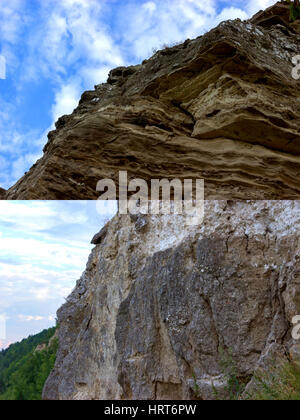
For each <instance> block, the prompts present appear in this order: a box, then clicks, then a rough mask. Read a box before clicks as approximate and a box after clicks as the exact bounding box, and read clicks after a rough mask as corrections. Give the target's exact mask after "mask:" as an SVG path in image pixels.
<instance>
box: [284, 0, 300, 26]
mask: <svg viewBox="0 0 300 420" xmlns="http://www.w3.org/2000/svg"><path fill="white" fill-rule="evenodd" d="M286 3H289V4H290V20H291V21H292V22H294V21H295V20H297V19H300V3H299V0H286Z"/></svg>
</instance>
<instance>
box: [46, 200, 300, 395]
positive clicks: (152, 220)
mask: <svg viewBox="0 0 300 420" xmlns="http://www.w3.org/2000/svg"><path fill="white" fill-rule="evenodd" d="M140 217H142V219H143V223H141V220H140V219H139V218H136V217H134V218H133V217H130V216H116V217H115V218H114V219H113V220H111V221H110V222H109V223H108V224H107V226H106V228H105V229H104V230H102V232H101V234H100V235H98V236H97V237H96V239H95V240H94V242H96V243H97V245H96V247H95V248H94V249H93V251H92V253H91V255H90V258H89V261H88V264H87V268H86V271H85V272H84V274H83V275H82V277H81V279H80V280H79V281H78V283H77V285H76V288H75V289H74V291H73V292H72V294H71V295H70V296H69V298H68V299H67V302H66V303H65V304H64V305H63V307H62V308H61V309H60V310H59V311H58V321H59V332H58V336H59V343H60V344H59V351H58V356H57V361H56V366H55V369H54V371H53V372H52V374H51V375H50V377H49V379H48V381H47V383H46V385H45V389H44V398H45V399H119V398H123V399H173V400H174V399H181V398H198V399H210V398H213V397H214V393H213V387H212V382H213V383H214V386H215V387H216V389H217V390H218V392H219V393H220V394H221V395H222V393H224V387H225V379H224V376H223V373H222V367H221V363H220V357H221V356H220V354H221V350H222V349H223V350H229V349H230V352H231V354H232V357H233V359H234V362H235V364H236V365H237V369H238V376H239V378H241V379H243V380H244V381H245V382H251V376H252V375H253V372H255V370H256V369H257V368H258V367H259V366H265V365H266V363H267V362H268V360H270V359H272V358H273V357H275V356H274V355H275V354H279V355H284V354H286V353H287V352H292V351H294V352H297V349H298V347H297V342H295V341H293V339H292V336H291V328H292V324H291V320H292V318H293V317H294V316H295V315H299V314H300V257H299V252H300V241H299V229H300V202H299V201H247V202H246V201H243V202H242V201H241V202H238V201H207V202H206V203H205V219H204V223H203V224H202V225H200V226H197V227H194V226H193V227H189V226H186V225H185V223H184V219H182V217H181V216H176V217H175V216H172V215H169V216H160V217H157V216H140ZM196 390H197V392H196Z"/></svg>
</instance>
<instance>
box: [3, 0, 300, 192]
mask: <svg viewBox="0 0 300 420" xmlns="http://www.w3.org/2000/svg"><path fill="white" fill-rule="evenodd" d="M288 16H289V11H288V6H286V5H284V4H281V3H278V4H276V5H275V6H273V7H272V8H270V9H268V10H267V11H265V12H262V13H259V14H258V15H256V16H254V18H253V19H251V20H250V21H245V22H242V21H240V20H235V21H228V22H223V23H221V24H220V25H219V26H218V27H217V28H216V29H214V30H212V31H210V32H209V33H207V34H206V35H204V36H201V37H199V38H197V39H195V40H187V41H186V42H184V43H183V44H182V45H177V46H174V47H172V48H166V49H164V50H162V51H158V52H157V53H156V54H155V55H154V56H153V57H152V58H150V59H149V60H145V61H144V62H143V63H142V64H141V65H137V66H131V67H127V68H125V67H124V68H117V69H115V70H112V71H111V73H110V76H109V79H108V81H107V83H105V84H102V85H99V86H96V87H95V90H93V91H88V92H85V93H84V94H83V95H82V98H81V101H80V103H79V106H78V108H77V109H76V110H75V111H74V112H73V114H72V115H68V116H63V117H62V118H60V119H59V120H58V122H57V123H56V130H55V131H53V132H50V133H49V136H48V137H49V141H48V143H47V145H46V146H45V148H44V156H43V157H42V158H41V159H40V160H39V161H38V162H37V163H36V164H35V165H34V166H33V167H32V168H31V170H30V171H29V172H28V173H27V174H26V175H25V176H24V177H23V178H22V179H20V180H19V181H18V182H17V183H16V184H15V185H14V186H13V187H12V188H10V189H9V190H8V191H7V192H5V193H3V192H0V195H1V197H2V198H6V199H95V198H97V193H96V184H97V181H98V180H99V179H101V178H107V177H109V178H113V179H115V180H116V182H117V181H118V171H119V170H120V169H122V170H127V171H128V173H129V175H130V176H131V177H134V178H136V177H141V178H143V179H145V180H147V181H148V180H150V179H151V178H160V179H161V178H164V177H166V178H168V179H173V178H176V177H177V178H179V179H184V178H191V177H193V178H204V179H205V181H206V191H205V193H206V199H299V197H300V182H299V173H300V134H299V127H300V117H299V115H300V102H299V92H300V84H299V81H297V80H295V79H293V77H292V75H291V72H292V67H293V65H292V61H291V60H292V57H293V56H295V55H297V54H299V41H300V35H299V34H300V27H299V22H295V23H293V24H290V22H289V17H288Z"/></svg>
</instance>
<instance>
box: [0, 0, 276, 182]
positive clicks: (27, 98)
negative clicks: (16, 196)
mask: <svg viewBox="0 0 300 420" xmlns="http://www.w3.org/2000/svg"><path fill="white" fill-rule="evenodd" d="M274 2H275V1H274V0H249V1H240V0H232V1H229V0H201V1H200V0H151V1H148V0H128V1H127V0H0V56H2V57H5V60H6V79H1V69H0V187H3V188H8V187H10V186H12V185H13V183H14V182H15V181H16V180H17V179H19V178H20V177H21V176H22V175H23V174H24V172H26V171H27V170H28V169H29V168H30V166H31V165H32V164H33V163H34V162H35V161H36V160H37V158H39V157H40V156H41V153H42V148H43V145H44V144H45V143H46V135H47V132H48V131H49V130H50V129H51V128H52V127H53V123H54V122H55V121H56V120H57V118H58V117H59V116H61V115H63V114H66V113H71V112H72V110H73V109H74V108H75V107H76V105H77V102H78V99H79V98H80V95H81V93H82V92H83V91H84V90H87V89H92V88H93V86H94V85H95V84H99V83H101V82H103V81H105V80H106V78H107V73H108V71H109V70H110V69H112V68H114V67H117V66H119V65H129V64H136V63H139V62H141V61H142V60H143V59H144V58H147V57H149V56H150V55H151V53H152V50H153V49H155V48H159V47H161V46H162V45H163V44H169V43H173V42H179V41H184V40H185V39H186V38H193V37H196V36H198V35H201V34H202V33H204V32H205V31H207V30H208V29H210V28H212V27H214V26H216V25H217V24H218V23H219V22H220V21H222V20H225V19H229V18H237V17H240V18H242V19H245V18H247V17H249V16H251V15H252V14H253V13H254V12H256V11H257V10H259V9H261V8H265V7H267V6H269V5H270V4H272V3H274ZM0 65H1V63H0Z"/></svg>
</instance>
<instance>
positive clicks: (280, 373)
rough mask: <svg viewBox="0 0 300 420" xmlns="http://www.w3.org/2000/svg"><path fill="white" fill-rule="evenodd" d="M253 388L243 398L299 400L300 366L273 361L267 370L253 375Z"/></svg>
mask: <svg viewBox="0 0 300 420" xmlns="http://www.w3.org/2000/svg"><path fill="white" fill-rule="evenodd" d="M254 379H255V387H254V388H255V389H254V391H252V392H250V393H248V394H247V396H246V397H245V399H248V400H259V401H299V400H300V366H299V364H297V363H294V362H286V363H282V364H281V366H278V365H277V366H276V365H275V363H274V364H273V366H272V367H271V368H270V369H269V370H268V372H267V373H266V372H261V373H259V374H256V375H255V376H254Z"/></svg>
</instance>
